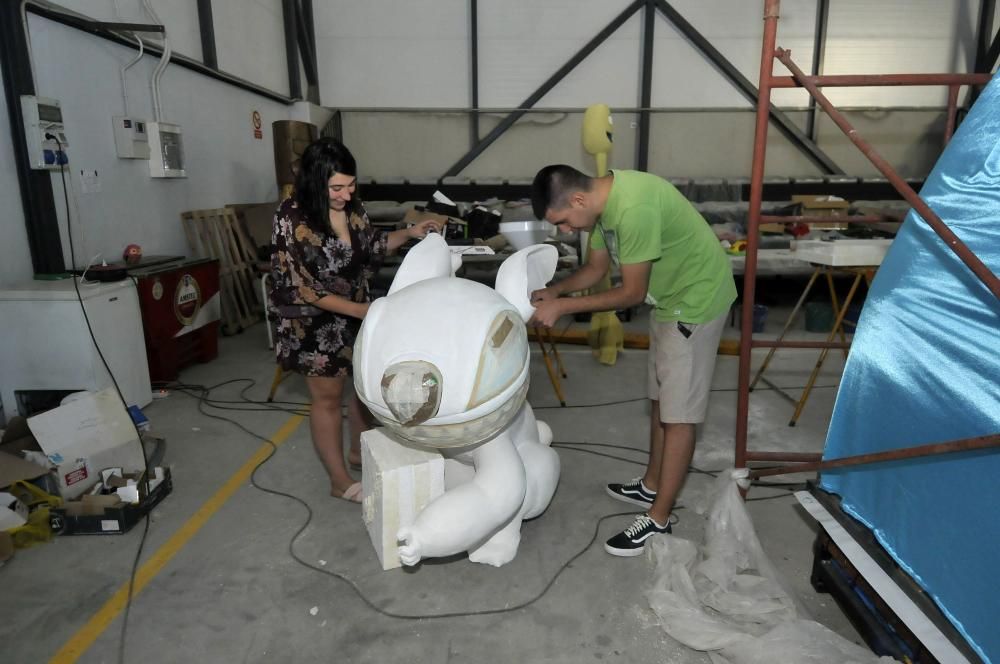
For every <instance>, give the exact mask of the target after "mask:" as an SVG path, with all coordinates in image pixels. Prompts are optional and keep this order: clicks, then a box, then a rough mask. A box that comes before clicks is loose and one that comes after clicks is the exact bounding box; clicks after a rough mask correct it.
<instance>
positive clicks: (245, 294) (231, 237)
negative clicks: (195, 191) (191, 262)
mask: <svg viewBox="0 0 1000 664" xmlns="http://www.w3.org/2000/svg"><path fill="white" fill-rule="evenodd" d="M181 223H182V224H183V226H184V234H185V235H186V236H187V240H188V244H189V245H190V246H191V250H192V251H194V253H195V254H196V255H197V256H198V257H201V258H215V259H218V261H219V290H220V292H221V294H222V331H223V333H224V334H236V333H238V332H242V331H243V330H245V329H246V328H248V327H250V326H251V325H253V324H254V323H255V322H257V319H258V317H259V316H260V312H261V303H260V302H259V301H258V298H257V288H256V286H255V284H256V283H257V277H256V275H255V274H254V263H255V262H256V252H255V251H254V247H253V243H252V242H251V241H250V239H249V238H248V237H247V235H246V233H245V232H244V230H243V228H242V227H241V226H240V224H239V222H238V221H237V219H236V214H235V213H234V212H233V210H232V209H231V208H228V207H226V208H218V209H214V210H191V211H189V212H182V213H181Z"/></svg>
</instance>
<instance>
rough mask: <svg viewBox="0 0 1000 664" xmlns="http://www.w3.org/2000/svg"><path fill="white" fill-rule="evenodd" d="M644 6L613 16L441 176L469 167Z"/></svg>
mask: <svg viewBox="0 0 1000 664" xmlns="http://www.w3.org/2000/svg"><path fill="white" fill-rule="evenodd" d="M645 4H646V0H635V1H634V2H632V4H630V5H629V6H628V7H626V8H625V10H624V11H623V12H622V13H620V14H619V15H618V16H617V17H615V18H614V19H613V20H612V21H611V23H609V24H608V25H607V26H605V28H604V29H603V30H601V31H600V32H599V33H597V35H595V36H594V38H593V39H591V40H590V41H589V42H587V43H586V44H585V45H584V46H583V48H581V49H580V50H579V51H577V52H576V54H575V55H573V57H571V58H570V59H569V60H568V61H567V62H566V64H564V65H563V66H562V67H560V68H559V69H558V71H556V73H554V74H553V75H552V76H550V77H549V78H548V80H547V81H545V82H544V83H542V85H541V86H539V88H538V89H537V90H535V91H534V92H533V93H531V95H529V96H528V98H527V99H525V100H524V101H523V102H521V103H520V104H519V105H518V107H517V109H516V110H515V111H513V112H511V113H510V114H508V115H507V117H505V118H504V119H503V120H501V122H500V124H498V125H497V126H496V127H494V128H493V130H492V131H491V132H490V133H489V134H487V135H486V136H485V137H484V138H482V139H481V140H479V142H477V143H476V145H475V146H474V147H473V148H472V149H471V150H469V151H468V152H467V153H466V154H465V155H464V156H463V157H462V158H461V159H459V160H458V161H456V162H455V163H454V164H453V165H452V166H451V168H449V169H448V170H447V171H446V172H445V174H444V175H443V176H442V177H449V176H454V175H458V174H459V173H461V172H462V169H464V168H465V167H466V166H468V165H469V164H471V163H472V162H473V160H475V158H476V157H478V156H479V155H480V154H482V152H483V150H485V149H486V148H488V147H489V146H490V145H492V144H493V142H494V141H495V140H497V139H498V138H499V137H500V136H501V135H502V134H503V133H504V132H505V131H507V130H508V129H509V128H510V127H511V126H512V125H513V124H514V123H515V122H517V121H518V119H520V118H521V116H523V115H524V113H525V110H526V109H529V108H531V107H532V106H534V105H535V104H537V103H538V100H540V99H541V98H542V97H544V96H545V95H546V94H548V92H549V91H550V90H552V88H554V87H555V86H556V85H557V84H558V83H559V81H561V80H563V79H564V78H565V77H566V75H567V74H569V73H570V72H571V71H573V69H574V68H575V67H576V66H577V65H578V64H580V63H581V62H583V60H584V59H585V58H586V57H587V56H588V55H590V54H591V53H593V52H594V50H595V49H596V48H597V47H598V46H600V45H601V44H603V43H604V41H605V40H606V39H607V38H608V37H610V36H611V35H612V34H614V32H615V30H617V29H618V28H620V27H621V26H622V24H623V23H625V21H627V20H628V19H629V18H631V17H632V15H633V14H635V13H636V12H637V11H638V10H639V9H640V8H641V7H643V6H644V5H645Z"/></svg>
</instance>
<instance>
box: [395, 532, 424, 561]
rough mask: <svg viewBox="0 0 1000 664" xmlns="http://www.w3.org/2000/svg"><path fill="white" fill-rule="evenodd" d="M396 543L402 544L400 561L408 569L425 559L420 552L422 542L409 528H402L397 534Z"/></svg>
mask: <svg viewBox="0 0 1000 664" xmlns="http://www.w3.org/2000/svg"><path fill="white" fill-rule="evenodd" d="M396 541H397V542H400V546H399V560H400V562H402V563H403V564H404V565H406V566H407V567H411V566H413V565H416V564H417V563H419V562H420V559H421V558H422V557H423V556H422V554H421V552H420V542H419V541H418V540H417V536H416V534H415V533H414V532H413V531H411V530H410V529H409V528H400V529H399V532H397V533H396Z"/></svg>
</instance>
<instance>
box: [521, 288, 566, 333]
mask: <svg viewBox="0 0 1000 664" xmlns="http://www.w3.org/2000/svg"><path fill="white" fill-rule="evenodd" d="M538 292H541V291H535V293H538ZM534 295H535V294H534V293H532V297H534ZM566 302H567V300H564V299H551V300H548V299H541V300H535V301H534V302H532V305H533V306H534V307H535V314H534V315H533V316H532V317H531V320H530V321H528V324H529V325H537V326H541V327H552V326H553V325H555V324H556V321H557V320H559V317H560V316H562V315H563V314H564V313H566V311H565V304H566Z"/></svg>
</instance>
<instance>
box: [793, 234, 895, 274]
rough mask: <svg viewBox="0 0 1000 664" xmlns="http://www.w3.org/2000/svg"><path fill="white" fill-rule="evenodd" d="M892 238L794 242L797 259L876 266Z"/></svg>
mask: <svg viewBox="0 0 1000 664" xmlns="http://www.w3.org/2000/svg"><path fill="white" fill-rule="evenodd" d="M891 244H892V240H885V239H872V240H834V241H832V242H827V241H825V240H800V241H798V242H796V243H795V253H793V254H792V256H794V257H795V258H797V259H798V260H803V261H809V262H810V263H819V264H820V265H832V266H838V267H849V266H865V267H867V266H877V265H881V264H882V259H883V258H885V253H886V252H887V251H888V250H889V245H891Z"/></svg>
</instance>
